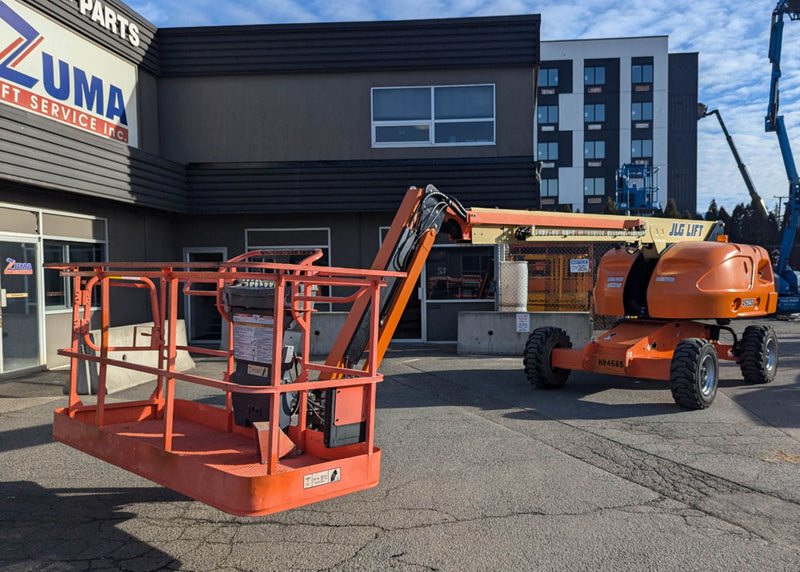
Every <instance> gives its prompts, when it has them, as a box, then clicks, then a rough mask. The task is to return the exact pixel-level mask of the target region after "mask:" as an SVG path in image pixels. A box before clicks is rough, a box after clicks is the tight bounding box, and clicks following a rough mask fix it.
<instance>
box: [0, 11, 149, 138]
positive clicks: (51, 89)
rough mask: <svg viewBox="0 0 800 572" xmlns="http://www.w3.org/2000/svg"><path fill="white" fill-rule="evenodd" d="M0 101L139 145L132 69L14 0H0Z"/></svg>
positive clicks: (99, 134) (101, 135)
mask: <svg viewBox="0 0 800 572" xmlns="http://www.w3.org/2000/svg"><path fill="white" fill-rule="evenodd" d="M0 102H2V103H5V104H7V105H12V106H14V107H18V108H21V109H24V110H26V111H29V112H32V113H36V114H37V115H41V116H44V117H47V118H48V119H52V120H54V121H58V122H59V123H63V124H66V125H70V126H71V127H75V128H77V129H80V130H82V131H86V132H89V133H93V134H95V135H98V136H100V137H104V138H106V139H112V140H114V141H119V142H121V143H127V144H128V145H132V146H136V145H137V144H138V140H137V139H138V137H137V129H136V125H137V121H138V118H137V109H136V108H137V102H136V68H135V67H134V66H133V65H131V64H128V63H127V62H125V61H124V60H122V59H120V58H117V57H115V56H113V55H111V54H110V53H108V52H106V51H105V50H103V49H101V48H99V47H97V46H95V45H94V44H92V43H91V42H89V41H88V40H85V39H83V38H81V37H80V36H78V35H77V34H74V33H72V32H70V31H68V30H65V29H64V28H62V27H61V26H59V25H58V24H56V23H55V22H53V21H52V20H49V19H48V18H46V17H44V16H42V15H40V14H38V13H37V12H35V11H33V10H32V9H30V8H27V7H26V6H23V5H22V4H20V3H19V2H14V1H12V0H0Z"/></svg>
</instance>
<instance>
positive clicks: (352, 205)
mask: <svg viewBox="0 0 800 572" xmlns="http://www.w3.org/2000/svg"><path fill="white" fill-rule="evenodd" d="M187 175H188V181H189V212H190V213H197V214H202V213H231V212H264V213H270V212H272V213H282V212H285V213H292V212H306V213H307V212H320V211H325V212H346V211H356V212H372V211H385V212H393V211H394V210H395V209H396V208H397V205H398V204H399V202H400V200H399V199H398V197H401V196H402V193H403V192H404V191H405V190H406V189H408V188H409V187H411V186H416V187H420V188H422V187H425V186H426V185H428V184H433V185H435V186H436V187H437V188H438V189H439V190H440V191H442V192H445V193H448V194H450V195H452V196H454V197H456V198H457V199H459V200H460V201H461V202H462V203H463V204H464V205H465V206H468V207H470V206H475V207H477V206H481V207H505V208H521V209H528V208H534V207H536V206H537V204H538V193H539V189H538V184H537V183H536V180H535V164H534V159H533V157H532V156H531V155H527V156H524V155H523V156H517V157H486V158H459V159H433V160H431V159H405V160H384V161H307V162H298V161H293V162H283V163H277V162H259V163H206V164H195V165H189V167H188V169H187Z"/></svg>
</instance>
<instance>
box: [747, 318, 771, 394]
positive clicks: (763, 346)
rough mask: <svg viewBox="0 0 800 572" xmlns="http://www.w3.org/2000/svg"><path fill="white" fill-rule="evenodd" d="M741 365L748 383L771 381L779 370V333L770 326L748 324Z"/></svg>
mask: <svg viewBox="0 0 800 572" xmlns="http://www.w3.org/2000/svg"><path fill="white" fill-rule="evenodd" d="M740 347H741V353H740V358H739V367H740V368H741V369H742V376H743V377H744V380H745V381H746V382H747V383H770V382H772V381H773V380H774V379H775V374H776V373H777V371H778V335H777V334H776V333H775V330H773V329H772V328H771V327H770V326H747V328H745V330H744V334H742V344H741V346H740Z"/></svg>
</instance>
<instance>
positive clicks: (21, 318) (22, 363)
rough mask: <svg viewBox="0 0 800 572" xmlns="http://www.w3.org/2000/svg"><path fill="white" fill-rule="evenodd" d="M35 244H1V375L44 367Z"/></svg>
mask: <svg viewBox="0 0 800 572" xmlns="http://www.w3.org/2000/svg"><path fill="white" fill-rule="evenodd" d="M36 253H37V245H36V243H33V242H7V241H0V263H1V264H2V273H0V306H2V318H1V319H2V321H1V322H0V332H2V346H3V352H2V354H3V359H2V364H0V366H1V369H0V372H2V373H9V372H13V371H18V370H22V369H28V368H33V367H38V366H39V365H41V360H40V357H39V353H40V352H39V297H38V290H37V284H38V281H39V272H40V269H39V264H38V263H37V254H36Z"/></svg>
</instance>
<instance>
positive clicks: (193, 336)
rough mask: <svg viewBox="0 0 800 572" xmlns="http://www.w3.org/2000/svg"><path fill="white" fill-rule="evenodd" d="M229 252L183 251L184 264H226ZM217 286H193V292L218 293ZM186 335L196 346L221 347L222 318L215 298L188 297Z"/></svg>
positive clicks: (207, 249)
mask: <svg viewBox="0 0 800 572" xmlns="http://www.w3.org/2000/svg"><path fill="white" fill-rule="evenodd" d="M227 259H228V250H227V248H225V247H219V248H191V247H187V248H184V249H183V260H184V262H215V263H216V262H225V261H226V260H227ZM216 290H217V286H216V285H215V284H202V283H201V284H193V285H192V291H195V292H201V291H206V292H216ZM186 334H187V336H188V338H189V342H190V343H191V344H194V345H219V343H220V339H221V337H222V317H221V316H220V315H219V311H218V310H217V298H216V297H215V296H199V295H194V296H187V297H186Z"/></svg>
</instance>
